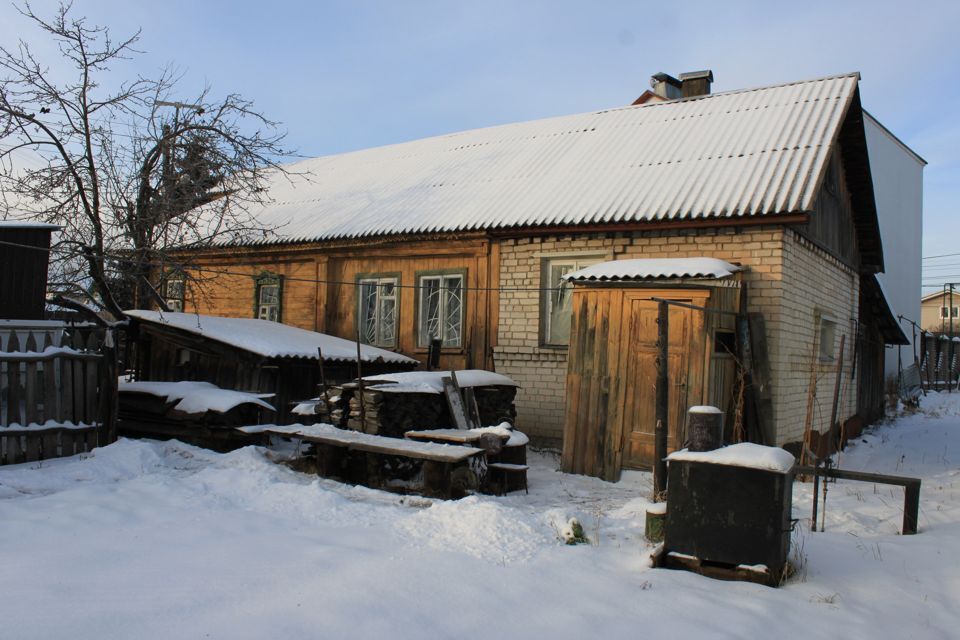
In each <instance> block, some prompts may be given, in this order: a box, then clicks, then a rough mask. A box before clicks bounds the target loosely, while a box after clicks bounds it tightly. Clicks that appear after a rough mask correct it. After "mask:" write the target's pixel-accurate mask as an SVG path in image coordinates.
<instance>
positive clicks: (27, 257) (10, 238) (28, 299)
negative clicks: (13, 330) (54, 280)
mask: <svg viewBox="0 0 960 640" xmlns="http://www.w3.org/2000/svg"><path fill="white" fill-rule="evenodd" d="M50 231H51V230H50V229H37V228H21V227H0V240H3V241H4V242H9V243H12V245H23V246H12V245H11V244H6V245H0V301H2V304H3V310H2V311H3V317H4V318H7V319H16V320H42V319H43V317H44V316H43V310H44V300H46V291H47V259H48V258H49V254H48V253H47V251H46V249H49V248H50ZM30 247H36V249H33V248H30ZM38 249H40V250H38Z"/></svg>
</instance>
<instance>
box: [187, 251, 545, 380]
mask: <svg viewBox="0 0 960 640" xmlns="http://www.w3.org/2000/svg"><path fill="white" fill-rule="evenodd" d="M191 261H192V263H194V264H195V265H198V267H199V270H196V269H195V270H194V271H192V272H191V275H193V276H194V277H195V278H196V279H197V282H194V283H192V284H191V285H190V287H189V288H188V289H189V290H188V294H187V298H186V300H185V305H184V310H185V311H188V312H193V311H196V312H199V313H203V314H209V315H216V316H228V317H237V318H250V317H253V296H254V277H255V276H257V275H259V274H260V273H262V272H264V271H267V272H270V273H275V274H278V275H282V276H284V281H283V293H282V300H283V301H282V321H283V322H284V324H289V325H292V326H297V327H301V328H303V329H309V330H312V331H319V332H321V333H327V334H331V335H335V336H339V337H342V338H346V339H350V340H352V339H354V338H355V336H356V312H357V309H356V306H357V303H356V286H355V283H356V280H357V277H358V276H359V275H362V274H384V275H386V274H399V275H400V285H401V289H400V301H399V302H400V308H399V315H398V330H399V344H398V345H397V347H396V348H394V349H393V350H394V351H397V352H399V353H403V354H404V355H407V356H410V357H412V358H416V359H418V360H420V361H422V362H423V361H425V360H426V353H427V351H426V349H425V348H421V347H420V346H418V345H417V343H416V295H415V290H414V289H413V288H412V287H414V286H415V285H416V284H417V274H418V273H420V272H428V271H454V270H461V271H464V272H465V273H466V276H467V278H466V285H467V287H468V288H469V290H468V291H467V292H466V296H465V308H466V316H465V319H464V345H463V346H462V347H461V348H451V349H445V350H444V352H443V354H442V356H441V361H440V367H442V368H456V369H462V368H467V367H474V368H487V369H492V368H493V354H492V348H493V346H494V345H495V344H496V338H497V318H498V315H499V304H500V302H499V296H498V294H497V292H496V291H490V290H489V289H490V288H491V287H496V286H497V285H498V284H499V268H500V265H499V245H498V244H497V243H496V242H491V241H489V240H488V239H486V238H484V237H483V236H482V235H479V234H478V235H476V236H475V237H466V238H463V239H455V238H444V239H440V240H419V241H414V240H406V241H403V240H391V241H388V242H377V241H368V242H365V243H363V244H362V245H352V244H349V243H344V244H342V245H334V244H329V245H317V246H305V245H297V246H289V247H268V248H262V249H249V250H245V251H243V252H237V253H236V254H234V255H223V254H219V255H208V256H196V257H193V258H192V260H191ZM198 274H199V275H198ZM532 284H535V283H532Z"/></svg>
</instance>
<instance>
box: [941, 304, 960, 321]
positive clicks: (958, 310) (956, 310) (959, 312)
mask: <svg viewBox="0 0 960 640" xmlns="http://www.w3.org/2000/svg"><path fill="white" fill-rule="evenodd" d="M949 309H950V307H940V319H942V320H946V319H947V318H949V317H950V312H949ZM953 317H954V318H957V317H960V307H953Z"/></svg>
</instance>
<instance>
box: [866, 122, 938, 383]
mask: <svg viewBox="0 0 960 640" xmlns="http://www.w3.org/2000/svg"><path fill="white" fill-rule="evenodd" d="M864 116H865V118H864V129H865V130H866V134H867V149H868V151H869V154H870V171H871V172H872V174H873V192H874V196H875V197H876V201H877V216H878V217H879V219H880V236H881V238H882V239H883V260H884V263H885V269H884V273H882V274H880V281H881V282H882V283H883V288H884V289H885V290H886V292H887V296H888V298H889V302H890V305H891V306H892V307H893V310H894V312H895V313H898V314H901V315H903V316H905V317H907V318H910V319H911V320H914V321H915V322H920V297H921V288H920V282H921V280H920V269H921V258H922V235H923V167H924V165H925V164H926V162H924V160H923V159H922V158H920V157H919V156H918V155H917V154H916V153H914V152H913V151H911V150H910V149H909V147H907V146H906V145H905V144H903V143H902V142H901V141H900V140H898V139H897V138H896V137H895V136H894V135H893V134H892V133H890V132H889V131H887V129H886V128H884V127H883V125H881V124H880V123H879V122H878V121H877V120H875V119H874V118H873V117H872V116H870V114H868V113H866V112H864ZM901 326H902V327H903V330H904V333H906V334H907V337H908V338H911V339H912V331H911V329H910V325H909V324H908V323H903V324H902V325H901ZM897 351H898V350H897V348H896V347H892V348H888V349H887V356H886V373H887V375H888V376H889V375H896V373H897ZM912 354H913V350H912V347H909V346H905V347H903V358H904V362H905V363H906V364H909V363H910V361H911V360H912V359H913V355H912Z"/></svg>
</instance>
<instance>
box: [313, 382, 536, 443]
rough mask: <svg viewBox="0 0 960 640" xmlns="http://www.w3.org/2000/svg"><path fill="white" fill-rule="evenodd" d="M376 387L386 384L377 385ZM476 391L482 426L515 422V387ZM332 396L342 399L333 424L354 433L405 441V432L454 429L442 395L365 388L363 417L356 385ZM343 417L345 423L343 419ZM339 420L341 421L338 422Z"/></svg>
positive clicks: (479, 389)
mask: <svg viewBox="0 0 960 640" xmlns="http://www.w3.org/2000/svg"><path fill="white" fill-rule="evenodd" d="M377 386H379V387H383V386H387V385H385V384H384V383H378V385H377ZM474 392H475V394H476V399H477V408H478V410H479V412H480V422H481V423H482V426H488V425H495V424H499V423H500V422H502V421H503V420H507V421H510V422H513V420H514V418H515V417H516V415H517V410H516V407H515V406H514V402H513V401H514V398H515V397H516V394H517V389H516V387H510V386H486V387H474ZM331 395H338V396H340V401H339V403H338V406H337V407H336V408H334V409H333V411H332V415H331V416H330V418H331V420H330V421H331V423H332V424H335V425H338V426H343V427H346V428H348V429H353V430H354V431H363V432H364V433H372V434H376V435H381V436H389V437H394V438H402V437H403V434H404V433H405V432H407V431H410V430H413V429H417V430H423V429H443V428H451V427H454V426H455V425H454V422H453V418H451V416H450V410H449V409H448V408H447V401H446V397H445V396H444V395H443V394H441V393H408V392H396V393H392V392H389V391H385V390H382V389H364V391H363V413H362V417H361V411H360V394H359V393H358V389H357V384H356V383H347V384H344V385H343V386H342V387H340V388H333V389H331ZM344 415H346V420H343V419H342V418H343V416H344ZM337 417H340V418H341V420H339V421H335V420H336V418H337Z"/></svg>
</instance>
